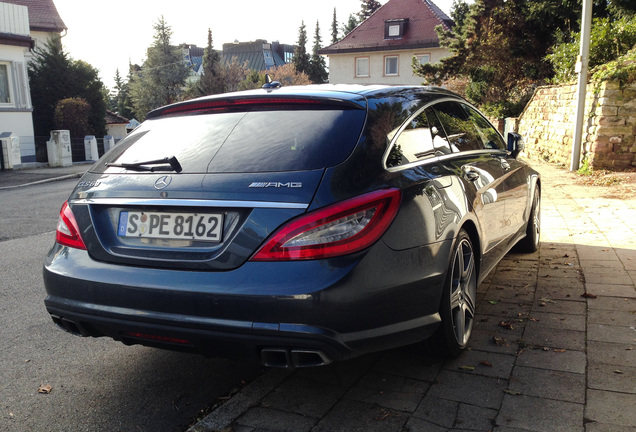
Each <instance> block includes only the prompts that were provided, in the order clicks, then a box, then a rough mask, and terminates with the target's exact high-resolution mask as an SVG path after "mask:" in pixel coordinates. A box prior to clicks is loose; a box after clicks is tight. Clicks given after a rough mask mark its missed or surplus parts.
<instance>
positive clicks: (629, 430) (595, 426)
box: [585, 422, 634, 432]
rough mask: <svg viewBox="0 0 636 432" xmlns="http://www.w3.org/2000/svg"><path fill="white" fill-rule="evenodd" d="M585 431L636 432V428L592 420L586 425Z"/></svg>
mask: <svg viewBox="0 0 636 432" xmlns="http://www.w3.org/2000/svg"><path fill="white" fill-rule="evenodd" d="M585 432H634V428H633V427H629V426H618V425H611V424H603V423H597V422H592V423H587V424H586V425H585Z"/></svg>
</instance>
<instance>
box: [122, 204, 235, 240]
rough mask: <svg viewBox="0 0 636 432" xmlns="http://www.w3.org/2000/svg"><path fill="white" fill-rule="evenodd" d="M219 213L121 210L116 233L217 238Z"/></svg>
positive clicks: (134, 235) (220, 222)
mask: <svg viewBox="0 0 636 432" xmlns="http://www.w3.org/2000/svg"><path fill="white" fill-rule="evenodd" d="M222 226H223V215H222V214H218V213H205V214H201V213H164V212H140V211H139V212H138V211H122V212H121V213H119V226H118V228H117V235H118V236H120V237H141V238H157V239H181V240H197V241H206V242H215V243H218V242H220V241H221V227H222Z"/></svg>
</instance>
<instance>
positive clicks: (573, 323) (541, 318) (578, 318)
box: [528, 310, 585, 331]
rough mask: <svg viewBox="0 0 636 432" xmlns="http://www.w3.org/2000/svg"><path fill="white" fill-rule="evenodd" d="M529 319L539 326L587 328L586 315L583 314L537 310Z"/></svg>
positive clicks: (567, 328) (565, 328)
mask: <svg viewBox="0 0 636 432" xmlns="http://www.w3.org/2000/svg"><path fill="white" fill-rule="evenodd" d="M528 320H529V321H531V322H532V324H531V325H532V326H533V327H537V328H553V329H563V330H578V331H583V330H585V316H583V315H567V314H549V313H545V312H539V311H538V310H535V311H533V312H532V314H531V315H530V317H529V319H528Z"/></svg>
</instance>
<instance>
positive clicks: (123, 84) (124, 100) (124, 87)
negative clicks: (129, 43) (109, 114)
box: [111, 66, 133, 119]
mask: <svg viewBox="0 0 636 432" xmlns="http://www.w3.org/2000/svg"><path fill="white" fill-rule="evenodd" d="M129 69H130V66H129ZM111 110H112V111H115V112H117V114H119V115H120V116H122V117H126V118H127V119H131V118H133V111H132V101H131V99H130V85H129V82H128V81H125V80H124V79H123V78H122V77H121V75H120V74H119V69H117V70H116V71H115V89H114V97H113V104H112V108H111Z"/></svg>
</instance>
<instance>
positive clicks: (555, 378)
mask: <svg viewBox="0 0 636 432" xmlns="http://www.w3.org/2000/svg"><path fill="white" fill-rule="evenodd" d="M508 388H509V389H510V390H511V391H513V392H515V393H521V394H522V395H524V396H534V397H539V398H543V399H553V400H560V401H565V402H575V403H580V404H583V403H585V375H584V374H578V373H571V372H561V371H554V370H548V369H535V368H528V367H523V366H517V367H515V369H514V371H513V373H512V377H511V378H510V384H508Z"/></svg>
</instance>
